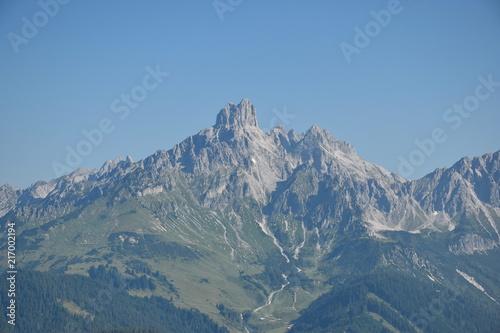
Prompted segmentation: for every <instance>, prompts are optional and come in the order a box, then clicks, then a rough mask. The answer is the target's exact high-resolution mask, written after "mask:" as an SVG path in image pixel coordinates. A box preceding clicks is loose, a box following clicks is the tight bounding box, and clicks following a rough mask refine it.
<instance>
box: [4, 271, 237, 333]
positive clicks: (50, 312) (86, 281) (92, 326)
mask: <svg viewBox="0 0 500 333" xmlns="http://www.w3.org/2000/svg"><path fill="white" fill-rule="evenodd" d="M6 283H7V280H6V275H5V274H3V275H1V276H0V289H1V290H7V289H8V288H6V287H7V286H6ZM17 287H18V288H17V293H16V315H17V318H16V327H15V330H11V327H10V326H11V325H9V324H8V323H7V317H6V316H2V318H1V319H0V332H11V331H12V332H16V333H32V332H71V333H76V332H99V331H104V332H113V333H114V332H130V333H132V332H133V333H135V332H136V331H137V332H141V333H142V332H147V333H151V332H155V333H157V332H163V333H167V332H168V333H174V332H175V333H177V332H179V333H198V332H207V333H227V332H228V330H227V329H226V328H224V327H220V326H219V325H218V324H217V323H215V322H214V321H213V320H211V319H210V317H208V316H207V315H205V314H203V313H201V312H199V311H198V310H193V309H191V310H186V309H180V308H177V307H176V306H174V304H173V303H171V302H169V301H168V300H166V299H164V298H161V297H144V298H141V297H134V296H130V295H128V294H127V293H126V292H125V291H124V290H123V288H116V287H115V286H114V285H113V284H108V283H105V282H103V281H97V280H91V279H90V278H89V277H84V276H77V275H67V274H58V273H47V272H36V271H19V272H18V274H17ZM8 302H9V299H8V298H7V293H0V305H1V307H2V308H4V309H5V308H6V307H7V303H8ZM113 328H116V330H115V331H113V330H111V329H113ZM127 328H130V329H132V328H133V329H135V330H136V331H134V330H128V331H127V330H126V329H127ZM9 330H10V331H9Z"/></svg>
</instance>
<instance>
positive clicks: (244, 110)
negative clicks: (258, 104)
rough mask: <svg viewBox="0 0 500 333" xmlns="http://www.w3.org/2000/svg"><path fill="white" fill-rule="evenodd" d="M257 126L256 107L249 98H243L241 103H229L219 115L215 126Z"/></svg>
mask: <svg viewBox="0 0 500 333" xmlns="http://www.w3.org/2000/svg"><path fill="white" fill-rule="evenodd" d="M247 126H251V127H257V126H258V125H257V116H256V113H255V107H254V106H253V105H252V103H251V102H250V101H249V100H248V99H246V98H245V99H243V100H242V101H241V102H240V104H238V105H235V104H234V103H229V104H227V105H226V106H225V107H224V108H223V109H222V110H220V112H219V114H218V115H217V121H216V123H215V127H226V128H237V127H239V128H242V127H247Z"/></svg>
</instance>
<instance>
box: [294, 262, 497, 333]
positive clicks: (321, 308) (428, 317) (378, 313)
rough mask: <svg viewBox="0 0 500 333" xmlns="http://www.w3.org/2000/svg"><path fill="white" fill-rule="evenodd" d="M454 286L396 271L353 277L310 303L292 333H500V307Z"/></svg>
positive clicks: (461, 284)
mask: <svg viewBox="0 0 500 333" xmlns="http://www.w3.org/2000/svg"><path fill="white" fill-rule="evenodd" d="M453 283H455V285H450V286H448V287H445V286H443V285H441V284H437V283H434V282H431V281H430V280H425V279H422V278H416V277H414V276H411V275H408V274H405V273H401V272H395V271H381V272H377V273H373V274H369V275H365V276H362V277H353V278H351V279H349V280H348V281H345V282H343V283H341V284H337V285H335V286H334V288H333V290H332V291H330V292H328V293H326V294H324V295H322V296H321V297H320V298H318V299H317V300H316V301H314V302H313V303H311V305H310V306H309V307H308V308H307V309H306V310H304V311H303V312H302V314H301V316H300V317H299V318H298V319H297V320H295V322H294V323H293V324H294V325H293V327H292V328H291V329H290V331H289V332H290V333H297V332H312V333H318V332H343V331H346V332H360V333H361V332H376V333H386V332H391V329H392V328H395V329H396V330H398V331H401V332H412V333H413V332H421V331H424V332H429V333H446V332H454V333H456V332H477V333H485V332H498V329H499V327H500V307H498V305H497V304H495V303H494V302H492V301H489V300H488V299H486V297H485V296H484V295H481V294H480V293H479V292H476V291H475V290H473V289H471V288H470V287H469V286H467V285H466V284H467V282H465V281H461V280H457V281H453ZM391 326H392V327H391ZM419 330H420V331H419Z"/></svg>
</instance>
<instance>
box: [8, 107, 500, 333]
mask: <svg viewBox="0 0 500 333" xmlns="http://www.w3.org/2000/svg"><path fill="white" fill-rule="evenodd" d="M499 169H500V152H495V153H488V154H485V155H483V156H480V157H475V158H472V159H470V158H463V159H461V160H460V161H458V162H457V163H455V164H454V165H453V166H451V167H449V168H443V169H436V170H435V171H434V172H433V173H430V174H428V175H427V176H425V177H423V178H421V179H418V180H407V179H404V178H402V177H401V176H399V175H397V174H396V173H391V172H388V171H387V170H385V169H384V168H382V167H380V166H377V165H374V164H371V163H369V162H367V161H365V160H363V159H362V158H361V157H359V156H358V155H357V153H356V151H355V149H354V147H352V146H351V145H350V144H348V143H346V142H344V141H341V140H338V139H336V138H334V137H333V136H332V135H331V134H330V133H329V132H328V131H326V130H323V129H321V128H319V127H318V126H315V125H314V126H312V127H311V128H310V129H309V130H307V131H306V132H305V133H303V134H298V133H296V132H294V131H293V130H290V131H285V130H284V128H283V127H281V126H276V127H274V128H273V129H271V130H270V131H269V132H267V133H264V132H263V131H262V130H260V128H259V127H258V122H257V116H256V111H255V108H254V107H253V105H252V104H251V103H250V101H248V100H243V101H242V102H241V103H239V104H238V105H235V104H234V103H230V104H228V105H226V106H225V107H224V108H223V109H222V110H221V111H220V112H219V113H218V115H217V118H216V122H215V124H214V125H213V126H211V127H208V128H205V129H203V130H201V131H200V132H198V133H197V134H195V135H192V136H190V137H188V138H186V139H185V140H183V141H182V142H180V143H178V144H176V145H175V146H174V147H172V148H171V149H169V150H158V151H156V152H155V153H154V154H152V155H151V156H149V157H146V158H145V159H143V160H140V161H137V162H134V161H133V160H132V159H131V158H130V157H127V158H118V159H115V160H113V161H107V162H106V163H104V164H103V166H102V167H101V168H100V169H99V170H97V169H94V170H83V169H79V170H76V171H74V172H73V173H71V174H70V175H66V176H62V177H60V178H57V179H53V180H51V181H49V182H43V181H40V182H36V183H34V184H33V185H32V186H31V187H29V188H26V189H15V188H12V187H10V186H9V185H4V186H2V187H0V215H1V216H0V225H5V224H6V223H8V222H9V221H14V222H16V228H17V232H18V235H19V254H18V256H19V261H20V262H21V263H22V265H24V267H26V268H29V269H35V270H51V271H52V270H55V271H58V272H65V273H69V274H82V275H87V274H88V271H89V270H90V268H91V266H94V265H95V266H97V265H111V266H112V267H115V269H116V271H117V272H119V273H120V274H125V275H127V274H128V275H127V276H129V275H131V274H132V273H130V272H138V271H141V272H149V273H147V274H148V275H147V276H148V278H150V279H152V281H155V282H154V283H156V284H157V285H158V288H156V289H155V291H151V293H153V295H161V296H162V297H167V298H171V299H173V300H174V302H176V304H178V305H180V306H183V307H186V306H187V307H196V308H197V309H200V310H201V311H203V312H205V313H208V314H210V315H211V317H212V318H215V319H217V320H218V323H222V324H224V325H226V326H228V327H233V328H234V329H235V331H243V330H244V329H248V330H255V331H266V330H271V329H279V330H280V332H281V331H283V328H285V327H286V326H287V325H285V323H286V322H290V321H292V320H294V319H296V318H297V317H298V316H299V312H300V310H302V309H305V308H306V307H307V306H309V304H311V302H312V301H314V300H315V299H316V298H317V297H318V296H319V295H321V294H322V293H324V292H326V291H328V290H330V289H331V288H332V286H335V285H336V283H338V282H339V281H340V282H342V281H344V280H345V279H346V276H349V275H350V274H354V275H356V274H364V273H365V272H372V271H378V270H381V269H382V270H387V269H393V270H397V271H398V272H399V271H402V272H406V273H408V272H410V273H411V274H414V275H415V276H417V277H419V278H423V279H428V280H431V281H434V282H436V283H439V284H442V285H443V286H444V285H447V284H448V283H449V280H450V278H453V277H456V276H458V277H460V278H461V279H464V278H463V276H473V277H474V278H476V279H477V280H478V281H480V283H481V285H484V286H485V287H484V288H483V289H484V290H485V292H487V293H488V295H491V297H494V298H495V297H496V299H500V291H498V288H495V287H494V286H495V283H496V282H495V281H496V278H495V274H496V273H494V272H496V271H495V270H494V269H493V270H491V269H490V268H487V267H486V266H485V264H483V262H488V260H489V259H488V258H489V257H490V256H491V258H496V256H497V255H498V252H499V244H500V237H499V232H498V230H500V202H499V188H500V187H499V184H500V171H499ZM4 246H5V245H4ZM1 253H2V252H0V256H1V255H2V254H1ZM467 258H471V259H467ZM469 260H470V261H469ZM472 260H475V261H477V262H478V263H481V264H480V265H482V266H481V267H480V268H477V267H476V266H474V264H473V263H471V262H472ZM491 260H493V259H491ZM462 261H464V262H466V263H467V264H464V263H463V262H462ZM1 262H6V260H3V261H1ZM139 263H140V264H139ZM0 265H1V264H0ZM456 269H459V270H460V271H461V272H465V273H464V274H468V275H463V276H460V275H457V272H456ZM155 270H156V271H157V273H155V274H153V273H152V272H154V271H155ZM492 272H493V273H492ZM133 274H136V273H133ZM162 275H163V276H165V277H166V278H164V279H160V278H159V277H160V276H162ZM133 277H134V278H137V279H138V278H139V276H137V275H134V276H133ZM472 288H475V287H474V286H472ZM476 289H477V288H476ZM472 290H473V291H474V292H479V294H478V296H477V297H479V298H481V297H483V296H484V297H487V296H486V294H484V293H481V291H475V289H472ZM155 293H156V294H155ZM200 295H207V297H206V298H203V299H201V298H200ZM488 299H489V298H488ZM220 304H224V307H221V306H220ZM221 308H224V309H227V308H230V309H233V310H234V311H235V313H237V314H240V315H241V316H243V317H245V318H247V319H245V320H243V319H241V320H237V321H236V322H234V321H233V322H228V321H227V318H225V317H224V316H222V317H221V314H220V313H219V312H220V311H221V310H220V309H221ZM233 310H231V311H233ZM231 313H232V312H231ZM232 317H235V315H234V313H233V315H232ZM236 317H237V316H236ZM224 318H225V319H224ZM262 318H264V319H262ZM242 325H243V326H242Z"/></svg>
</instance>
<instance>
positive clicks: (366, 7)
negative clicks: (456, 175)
mask: <svg viewBox="0 0 500 333" xmlns="http://www.w3.org/2000/svg"><path fill="white" fill-rule="evenodd" d="M60 1H62V0H60ZM65 1H67V0H65ZM46 2H47V3H50V2H51V1H49V0H42V1H41V3H46ZM389 2H390V1H353V0H345V1H327V0H323V1H309V2H306V1H290V0H287V1H284V0H277V1H259V0H252V1H250V0H243V1H237V0H221V1H220V2H219V4H220V3H225V4H226V9H228V8H230V9H231V10H227V11H225V12H223V13H219V14H221V15H222V17H223V20H221V18H220V16H219V14H218V13H217V11H216V9H215V8H214V3H213V1H211V0H203V1H201V0H190V1H181V0H177V1H172V0H171V1H159V0H158V1H129V0H119V1H118V0H108V1H95V0H87V1H77V0H72V1H69V2H68V3H66V4H61V5H59V9H58V12H57V13H55V15H52V16H53V17H50V16H49V15H46V14H44V13H40V11H41V10H42V9H41V7H40V3H39V2H36V1H15V0H4V1H2V2H1V3H0V37H1V38H0V57H1V61H0V185H1V184H5V183H9V184H11V185H13V186H18V187H26V186H29V184H31V183H32V182H35V181H37V180H47V181H48V180H50V179H52V178H55V177H56V174H55V172H54V170H53V162H54V161H58V162H60V163H62V164H64V163H65V162H64V161H65V158H66V147H67V146H70V147H73V149H74V148H75V147H76V146H77V145H78V143H79V142H81V141H82V140H84V139H85V137H84V135H83V134H82V130H85V129H86V130H91V129H93V128H97V127H98V126H99V123H100V121H101V120H102V119H105V118H107V119H109V120H110V121H111V122H112V124H111V125H112V126H114V131H113V132H112V133H108V134H104V136H103V139H102V142H101V143H100V144H99V145H97V146H93V147H92V152H91V153H90V154H89V155H88V156H84V157H83V158H82V161H81V162H80V163H78V166H79V167H84V168H99V167H100V166H101V165H102V164H103V163H104V162H105V161H106V160H108V159H114V158H116V157H119V156H126V155H131V156H132V158H133V159H134V160H139V159H142V158H145V157H146V156H148V155H150V154H152V153H154V152H155V151H156V150H157V149H170V148H171V147H172V146H173V145H174V144H176V143H178V142H180V141H181V140H183V139H184V138H186V137H187V136H189V135H192V134H195V133H197V132H198V131H199V130H201V129H203V128H205V127H208V126H211V125H212V124H213V123H214V122H215V117H216V114H217V112H218V111H219V110H220V109H221V108H222V107H223V106H224V105H225V104H226V103H227V102H230V101H233V102H239V101H240V100H241V99H242V98H249V99H250V100H251V101H252V102H253V103H254V105H255V106H256V108H257V116H258V120H259V124H260V126H261V127H262V128H268V127H269V126H270V125H273V124H274V120H275V119H276V116H275V112H276V110H278V111H279V112H278V113H280V112H281V113H283V109H284V107H286V112H287V114H291V115H294V116H295V117H294V118H293V119H292V118H288V119H285V123H284V125H285V128H287V129H291V128H294V129H295V130H296V131H298V132H304V131H305V130H307V128H309V127H310V126H311V125H313V124H317V125H319V126H320V127H322V128H325V129H328V130H329V131H331V132H332V134H333V135H334V136H335V137H336V138H339V139H342V140H345V141H348V142H349V143H351V144H353V145H354V146H355V147H356V149H357V152H358V154H359V155H360V156H362V157H363V158H365V159H366V160H368V161H370V162H373V163H376V164H379V165H381V166H383V167H385V168H386V169H388V170H390V171H397V170H398V166H399V164H400V162H399V157H400V156H402V157H404V158H408V157H409V155H410V154H411V153H412V152H413V151H415V149H418V147H417V146H416V144H415V142H414V141H415V140H416V139H418V140H423V139H426V138H431V132H432V131H433V130H434V129H435V128H442V129H443V131H444V133H445V135H446V136H447V139H446V140H445V141H444V142H439V143H437V144H436V148H435V151H434V152H433V153H431V154H429V155H430V156H425V158H424V160H423V162H421V164H420V165H416V166H415V168H414V169H415V170H414V171H413V172H412V173H411V174H409V175H408V177H409V178H418V177H421V176H423V175H425V174H427V173H428V172H431V171H432V170H434V169H435V168H437V167H444V166H450V165H452V164H453V163H454V162H455V161H457V160H458V159H459V158H461V157H463V156H476V155H481V154H483V153H486V152H492V151H497V150H499V149H500V134H499V124H500V87H495V88H491V87H490V88H491V89H494V91H493V92H491V93H490V94H489V96H488V97H487V98H486V97H484V96H485V95H484V94H485V93H486V92H488V91H487V90H484V89H486V88H481V89H483V90H481V92H482V95H481V96H482V100H480V103H479V105H476V107H477V108H476V109H475V111H473V112H471V113H470V116H468V117H467V118H465V117H463V116H460V117H461V118H460V121H461V123H460V124H458V121H459V120H457V119H456V118H455V120H454V121H453V122H452V121H451V119H450V118H449V117H451V116H452V115H453V116H454V117H457V115H458V114H455V113H453V114H448V121H445V120H444V119H443V115H444V114H445V113H446V110H447V109H448V108H450V107H452V106H453V104H454V103H458V104H461V103H463V102H464V99H466V98H468V97H470V96H473V95H474V94H475V90H476V86H477V85H478V84H480V82H479V81H478V77H479V76H481V75H482V76H483V77H484V78H485V79H487V78H488V75H490V74H491V75H492V78H493V80H494V81H497V82H500V2H498V1H496V0H461V1H451V0H447V1H431V0H413V1H409V0H404V1H403V0H402V1H401V2H400V5H399V6H398V7H397V8H396V7H395V8H396V9H395V11H397V13H393V14H391V20H390V22H389V23H388V24H385V25H386V26H385V27H383V26H381V25H380V24H378V28H379V29H378V30H379V31H377V25H376V24H375V25H374V24H373V23H372V24H370V21H373V20H374V17H373V16H372V14H370V12H371V11H375V12H379V11H380V10H386V9H387V8H388V6H389ZM231 3H232V5H231ZM221 6H222V5H221ZM227 6H229V7H227ZM221 8H222V9H220V11H222V10H224V9H223V7H221ZM391 8H392V7H391ZM49 9H52V10H54V8H53V7H50V6H49ZM23 17H24V18H25V19H23ZM34 21H35V23H37V24H38V25H39V26H40V27H39V28H37V29H38V31H37V33H36V34H35V33H34V32H33V31H30V29H29V25H30V24H33V23H34ZM26 22H28V23H26ZM367 24H368V27H369V28H371V29H374V30H371V32H370V34H371V35H372V36H373V37H369V38H370V43H369V45H367V46H366V47H365V45H362V44H359V42H360V41H359V38H358V40H357V41H358V46H359V45H362V46H363V47H360V48H358V53H354V54H352V56H351V59H350V60H351V62H350V63H348V62H347V61H346V58H345V56H344V53H343V51H342V49H341V47H340V45H341V43H342V42H344V43H347V44H350V45H352V46H355V45H356V44H355V35H356V32H355V30H354V28H355V27H359V28H360V29H361V30H362V31H365V28H366V25H367ZM25 25H26V26H25ZM23 26H24V28H23ZM35 28H36V26H35ZM14 34H15V36H17V37H13V36H14ZM23 38H25V39H23ZM20 40H22V42H20ZM13 41H15V42H13ZM365 42H366V41H365ZM13 45H14V47H13ZM344 45H345V44H344ZM16 48H17V51H18V52H17V53H16V52H15V49H16ZM157 65H159V68H160V70H161V71H164V72H168V73H169V76H168V77H165V78H162V79H163V81H162V82H161V83H160V84H158V85H157V87H156V88H154V89H153V88H152V86H153V85H155V84H154V83H155V82H154V81H152V80H149V81H147V84H149V86H148V87H149V88H152V90H151V91H147V97H146V98H145V99H144V100H142V101H140V103H138V105H137V107H135V108H134V109H131V108H129V111H130V113H129V114H128V116H127V117H125V118H124V119H123V120H122V119H120V118H119V116H123V115H124V113H122V112H124V111H122V112H119V113H114V112H113V109H112V106H111V105H112V103H113V102H114V101H115V100H116V99H120V98H121V96H122V94H129V93H130V92H131V90H132V89H133V88H136V90H135V92H136V94H139V95H136V96H140V93H141V92H144V89H142V88H141V87H140V86H141V85H142V84H143V78H144V77H145V76H146V75H147V74H148V71H147V69H146V68H147V67H148V66H149V67H150V69H151V70H154V69H155V68H156V66H157ZM137 87H139V88H137ZM141 89H142V90H141ZM476 101H478V99H476ZM468 102H470V103H472V104H470V105H473V103H474V99H473V98H472V99H471V98H469V99H468ZM120 103H122V102H121V101H120V100H118V104H116V105H115V111H116V107H118V106H121V107H123V106H124V104H123V103H122V104H120ZM473 106H474V105H473ZM122 110H123V109H122ZM273 110H275V111H273ZM273 117H274V118H273ZM108 125H109V124H108ZM452 126H455V127H456V128H453V127H452ZM417 155H418V154H417ZM415 156H416V155H415ZM415 156H414V157H415ZM417 157H418V156H417Z"/></svg>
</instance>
